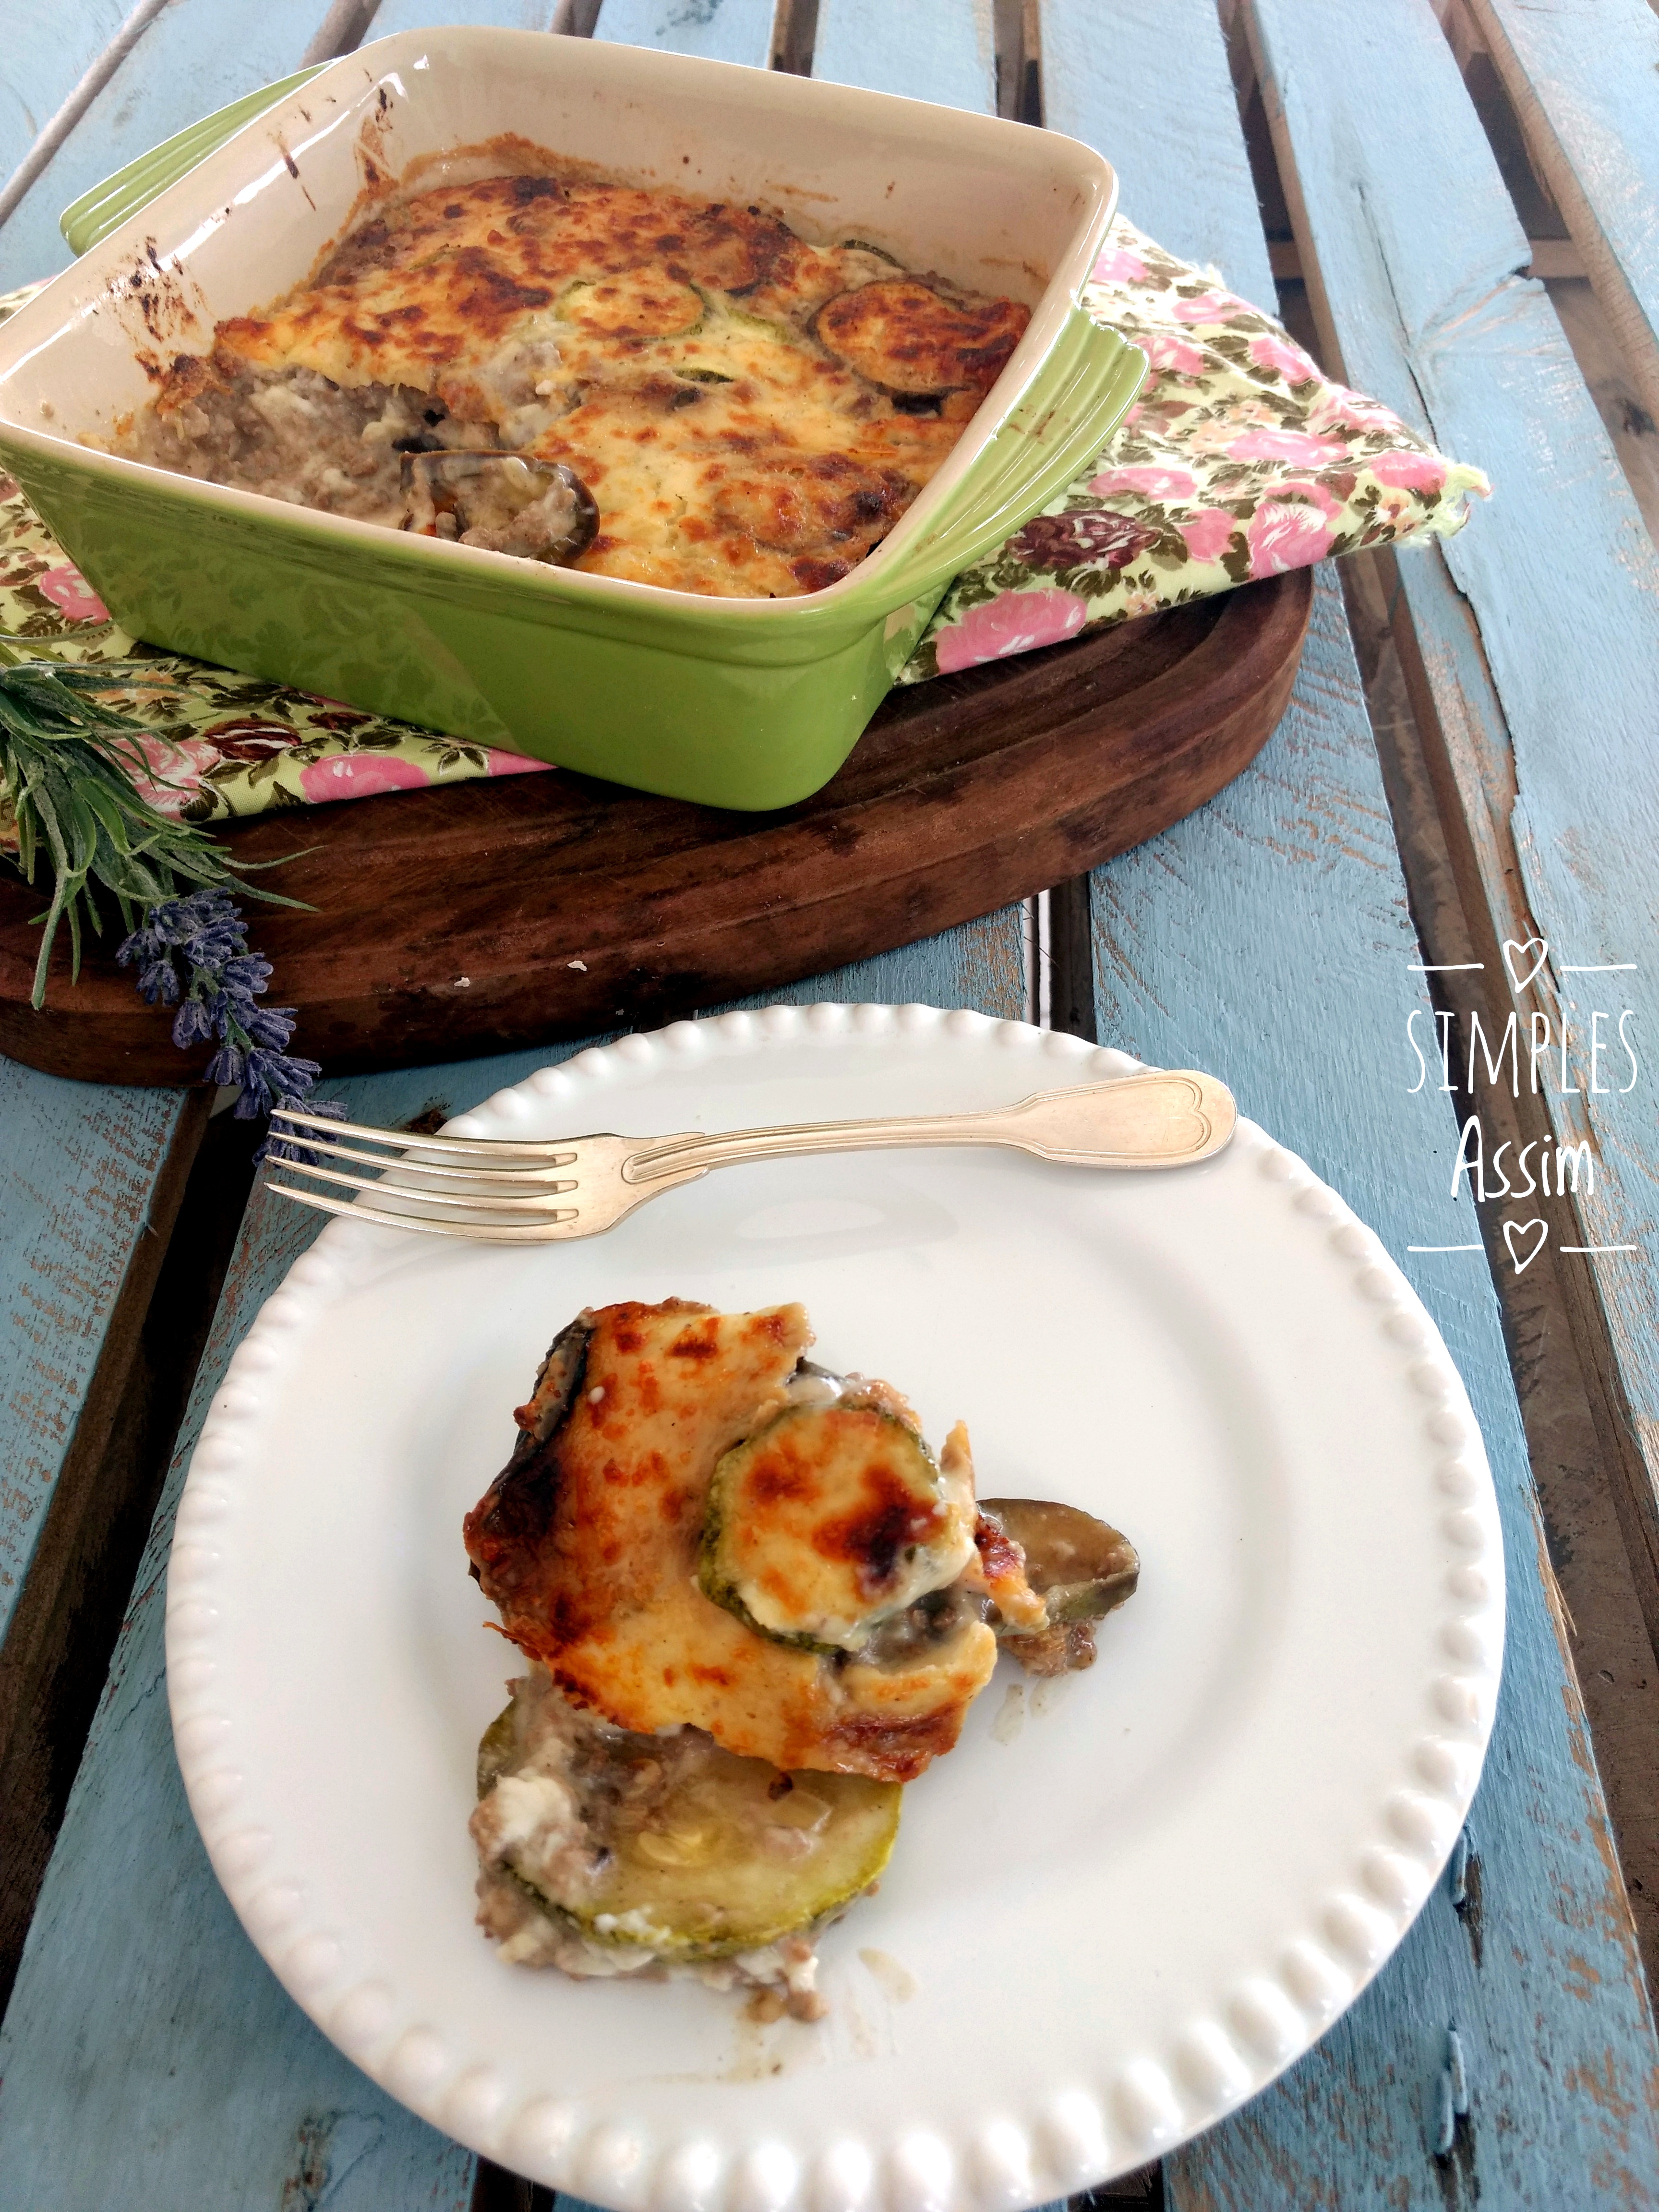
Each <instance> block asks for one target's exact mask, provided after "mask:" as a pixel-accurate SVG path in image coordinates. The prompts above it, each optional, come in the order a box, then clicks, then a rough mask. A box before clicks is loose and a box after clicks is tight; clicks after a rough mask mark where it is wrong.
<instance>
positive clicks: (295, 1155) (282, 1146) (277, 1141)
mask: <svg viewBox="0 0 1659 2212" xmlns="http://www.w3.org/2000/svg"><path fill="white" fill-rule="evenodd" d="M276 1105H277V1106H278V1107H283V1106H300V1107H303V1108H304V1109H305V1111H306V1112H307V1114H322V1115H326V1116H327V1118H328V1119H329V1120H330V1121H344V1120H345V1119H346V1103H345V1101H344V1099H343V1098H304V1097H302V1098H279V1099H278V1100H277V1101H276ZM272 1110H273V1111H274V1110H275V1109H272ZM253 1157H254V1158H255V1160H256V1161H260V1160H292V1161H293V1162H294V1163H295V1165H296V1166H298V1167H305V1166H307V1165H308V1164H310V1163H311V1162H312V1161H313V1160H314V1159H315V1158H316V1157H317V1155H316V1152H315V1151H314V1149H313V1147H312V1146H310V1145H308V1144H307V1142H306V1140H305V1139H304V1138H303V1137H301V1136H300V1135H299V1134H297V1133H289V1132H282V1133H279V1132H277V1131H276V1130H274V1129H273V1130H272V1132H271V1133H270V1135H269V1136H268V1137H267V1138H266V1139H265V1140H264V1144H263V1145H261V1146H260V1147H259V1149H258V1152H255V1154H254V1155H253Z"/></svg>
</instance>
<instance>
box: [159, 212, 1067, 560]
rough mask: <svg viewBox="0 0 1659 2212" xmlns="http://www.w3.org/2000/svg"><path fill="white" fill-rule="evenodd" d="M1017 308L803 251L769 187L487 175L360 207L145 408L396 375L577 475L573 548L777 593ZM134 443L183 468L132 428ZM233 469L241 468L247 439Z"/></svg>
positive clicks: (834, 549) (865, 258)
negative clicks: (308, 269)
mask: <svg viewBox="0 0 1659 2212" xmlns="http://www.w3.org/2000/svg"><path fill="white" fill-rule="evenodd" d="M866 288H868V289H869V293H870V298H869V301H868V302H867V303H866V306H865V307H862V308H860V305H859V302H860V295H861V293H862V292H863V291H864V290H865V289H866ZM1026 320H1027V313H1026V310H1025V309H1024V307H1021V306H1019V305H1018V303H1017V302H1015V301H1006V300H1002V301H984V300H980V299H978V298H976V297H975V296H973V295H966V294H963V293H959V292H956V291H951V290H948V289H947V288H945V287H944V286H943V284H942V283H941V282H940V281H939V280H937V279H929V280H927V282H926V283H924V282H922V281H921V280H919V279H916V278H914V277H903V278H902V279H896V277H895V273H894V267H893V264H892V263H891V262H890V260H889V259H888V258H887V257H885V256H884V255H881V254H879V253H878V252H876V251H875V250H874V249H872V248H870V247H867V246H860V245H859V244H858V243H856V242H854V241H849V242H848V243H847V244H844V245H841V246H828V247H818V246H810V245H808V244H807V243H805V241H804V240H801V239H799V238H798V237H796V236H795V235H794V234H793V232H792V231H791V230H790V229H789V228H788V227H787V225H786V224H785V223H784V222H781V220H780V219H779V218H778V217H776V216H773V215H771V214H769V213H768V212H767V211H766V210H763V209H760V208H752V207H751V208H743V207H737V206H732V205H726V204H716V205H713V206H710V205H707V204H702V203H699V202H696V201H694V200H692V199H690V198H688V197H684V195H680V194H677V193H673V192H669V191H644V190H639V189H635V188H633V187H629V186H625V185H605V184H592V183H582V182H573V181H561V180H559V179H556V178H555V177H552V176H545V175H543V176H530V175H513V176H501V177H493V178H488V179H484V180H483V181H482V182H478V183H474V184H471V185H463V186H445V187H442V188H440V189H438V190H435V191H427V192H422V193H420V194H418V195H416V196H415V197H411V198H409V199H407V200H404V201H403V202H401V203H400V204H397V205H395V206H392V207H390V208H388V209H386V210H385V211H383V212H382V213H380V214H379V215H377V216H375V217H374V219H373V220H372V221H370V222H367V223H365V224H363V225H362V226H361V227H360V228H358V229H357V230H356V232H355V233H353V234H352V235H351V236H350V237H349V238H348V239H347V240H345V241H344V243H343V245H342V246H340V248H339V249H338V251H337V252H336V253H335V254H334V255H333V256H332V258H331V259H330V260H329V261H328V262H326V263H325V265H324V266H323V267H322V268H321V269H320V270H319V271H318V272H317V273H316V275H315V276H313V278H312V279H311V280H310V281H309V282H308V283H306V284H304V285H301V287H299V288H298V289H296V290H295V292H294V293H292V294H290V295H289V297H288V298H287V299H285V300H283V301H280V302H278V303H277V304H276V305H275V306H273V307H271V308H270V309H269V310H267V311H266V312H265V313H262V314H258V315H251V316H241V317H237V318H235V319H232V320H230V321H228V322H225V323H222V324H221V325H220V326H219V329H218V331H217V333H216V345H215V349H214V354H213V357H212V361H211V363H210V364H204V363H203V362H199V361H196V360H193V359H190V358H188V357H181V358H180V360H179V362H177V363H175V364H174V368H173V372H172V375H171V377H170V378H169V380H168V381H167V385H166V386H164V388H163V390H162V392H161V395H160V398H158V401H157V403H156V412H157V416H158V417H159V418H161V421H163V422H165V419H166V418H167V416H168V414H169V412H170V411H172V412H176V411H177V410H179V409H180V408H181V407H184V406H185V405H187V404H191V403H194V402H197V401H198V400H199V399H200V398H201V396H202V392H203V385H204V378H206V379H208V380H210V381H213V382H215V383H216V385H217V386H219V387H221V388H222V389H223V390H224V391H226V392H230V393H233V394H234V393H240V392H241V391H242V390H243V389H244V387H245V386H246V384H247V381H248V380H249V379H250V378H254V379H258V377H260V376H262V375H264V376H268V375H269V374H270V372H273V371H284V372H295V371H310V372H312V373H313V374H316V375H319V376H321V377H324V378H325V379H327V380H329V382H330V383H331V385H333V386H337V387H340V388H342V389H343V390H356V389H361V388H365V387H371V386H372V387H374V388H375V389H376V390H377V391H382V392H407V393H408V394H409V395H410V398H412V399H415V400H417V401H423V400H428V399H429V400H430V401H432V402H433V403H435V404H434V406H433V408H431V409H429V410H428V420H430V421H433V422H436V423H437V427H438V435H439V438H440V440H441V442H442V443H444V444H463V445H472V446H492V447H501V448H503V449H511V450H513V451H521V452H525V453H530V454H533V455H535V456H537V457H538V458H540V459H547V460H554V461H561V462H563V463H565V464H566V465H568V467H570V468H571V469H572V470H573V471H574V472H575V474H576V475H577V476H578V477H580V479H581V481H582V482H583V483H584V484H586V487H587V488H588V489H589V491H590V492H591V493H592V496H593V498H594V500H595V501H596V502H597V504H598V507H599V532H598V535H597V536H596V537H595V538H593V540H592V543H591V544H589V545H588V546H587V548H586V550H585V551H584V552H582V553H581V555H580V558H579V559H578V560H577V561H576V562H575V564H574V565H576V566H577V567H580V568H586V569H590V570H592V571H594V572H596V573H599V574H607V575H614V576H622V577H627V578H630V579H632V580H635V581H636V582H641V583H648V584H655V585H659V586H665V587H666V588H668V589H671V590H676V591H689V592H703V593H714V594H722V595H728V596H738V597H765V596H769V595H771V596H787V595H793V594H796V593H799V592H810V591H815V590H817V589H820V588H821V587H823V586H825V585H828V584H830V583H833V582H835V581H836V580H837V579H838V578H839V577H841V576H842V575H845V574H847V572H848V569H849V568H851V567H852V566H853V564H854V562H857V561H859V560H860V559H862V558H863V556H864V555H865V554H866V553H867V552H868V551H869V550H870V549H871V548H872V546H873V545H874V544H877V543H878V542H879V540H880V539H881V538H883V537H884V536H885V534H886V533H887V532H888V531H889V530H890V528H891V526H892V525H893V523H894V522H895V521H896V519H897V518H898V516H899V515H900V514H902V513H903V511H904V509H905V508H906V507H908V505H909V503H910V502H911V501H912V500H913V499H915V495H916V494H917V493H918V492H919V491H920V490H921V488H922V486H923V485H924V484H925V483H927V480H928V478H929V477H932V476H933V473H934V471H936V470H937V469H938V467H939V465H940V463H941V462H942V461H943V460H944V459H945V455H946V454H947V453H949V451H950V449H951V447H952V446H953V445H954V444H955V443H956V441H957V437H958V436H959V435H960V434H961V429H962V426H963V423H964V422H966V421H967V420H968V418H969V416H971V415H972V414H973V412H974V410H975V408H976V407H977V406H978V404H979V401H980V399H981V397H982V396H983V394H984V393H985V392H986V391H987V390H988V389H989V387H990V386H991V384H992V383H993V382H994V380H995V378H996V376H997V375H998V374H1000V370H1001V368H1002V366H1003V364H1004V362H1006V360H1007V357H1008V356H1009V354H1010V353H1011V352H1012V349H1013V347H1014V345H1015V343H1017V342H1018V337H1019V335H1020V333H1021V331H1023V330H1024V325H1025V323H1026ZM440 418H442V419H440ZM190 419H191V420H192V421H193V420H194V419H195V418H194V417H191V418H190ZM133 449H134V450H137V451H140V452H142V453H143V458H146V459H156V460H159V461H160V462H161V465H164V466H173V467H185V468H188V469H189V470H190V472H191V473H201V472H202V471H201V470H199V469H198V468H197V467H195V466H194V465H192V464H191V462H190V460H189V459H188V458H183V459H181V458H179V457H177V456H176V455H174V454H173V453H171V452H170V450H169V449H168V448H167V443H166V441H165V439H158V438H157V437H155V435H149V438H148V441H146V439H145V438H144V437H143V436H141V437H140V438H139V439H138V441H137V442H136V444H135V446H134V448H133ZM238 466H239V468H240V469H241V470H242V471H243V473H242V474H240V475H239V476H237V477H235V478H234V481H238V482H247V481H252V480H253V479H252V478H251V477H249V476H248V474H247V470H246V453H244V454H242V455H241V456H240V458H239V460H238ZM344 473H345V475H346V476H347V477H349V476H350V475H351V474H352V471H351V470H350V469H349V467H348V468H347V469H346V470H345V472H344ZM218 480H221V481H226V480H233V479H229V478H227V477H223V476H222V475H220V476H219V477H218ZM259 481H260V488H261V489H273V490H275V492H276V495H277V496H279V497H282V496H287V497H293V498H297V499H299V500H301V501H303V502H305V503H310V504H325V503H328V502H326V501H324V500H322V499H320V498H318V497H315V496H308V495H307V491H306V490H305V489H296V490H293V491H289V490H285V489H283V485H282V484H281V483H272V484H269V485H267V483H265V482H264V479H260V480H259ZM343 511H356V512H360V513H361V512H362V511H363V508H362V505H361V504H360V505H359V506H358V507H356V509H350V508H345V509H343ZM374 519H376V520H387V521H390V522H396V521H398V517H397V515H396V514H395V513H387V514H385V515H384V516H382V515H380V514H379V513H376V514H375V515H374ZM402 526H404V527H407V526H409V525H408V523H407V520H404V522H403V525H402Z"/></svg>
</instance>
